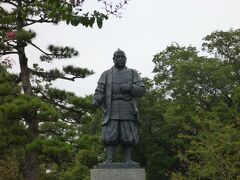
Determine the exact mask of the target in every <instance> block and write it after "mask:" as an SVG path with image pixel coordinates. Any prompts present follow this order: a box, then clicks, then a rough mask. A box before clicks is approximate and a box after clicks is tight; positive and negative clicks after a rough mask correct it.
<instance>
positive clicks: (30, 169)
mask: <svg viewBox="0 0 240 180" xmlns="http://www.w3.org/2000/svg"><path fill="white" fill-rule="evenodd" d="M0 2H1V6H0V58H3V56H4V55H11V54H16V55H17V56H18V61H19V64H20V71H21V72H20V74H19V77H18V78H16V79H14V81H13V82H14V83H15V86H16V84H20V86H19V87H21V88H22V91H18V92H14V95H11V92H12V90H14V89H15V88H12V89H11V88H10V86H9V88H10V89H11V91H10V89H9V93H10V94H9V93H8V95H4V94H1V99H3V101H4V104H3V105H2V106H1V109H0V112H1V118H2V121H3V122H5V123H6V124H5V125H6V127H7V126H9V128H10V127H11V128H14V126H15V125H16V128H17V130H16V131H15V130H14V129H13V130H12V132H11V133H13V134H14V133H16V132H17V131H18V130H19V131H20V132H21V133H20V132H19V133H20V134H17V136H16V137H13V138H12V139H11V138H10V140H9V143H8V144H7V145H6V146H12V147H15V148H16V144H18V143H19V146H21V148H19V149H18V150H19V151H20V150H21V151H20V152H19V153H20V154H21V156H20V157H21V158H20V157H19V158H20V159H19V167H18V168H19V171H20V172H23V178H24V179H29V180H30V179H37V178H38V177H39V174H40V173H39V172H43V170H47V169H51V171H52V172H54V171H60V170H62V169H64V168H66V167H67V165H66V164H65V162H71V161H72V158H73V157H72V156H73V152H74V151H75V150H76V149H74V145H76V138H77V137H78V136H79V134H80V132H79V129H78V127H79V126H80V125H81V123H82V122H83V120H84V119H86V118H88V116H89V111H91V103H90V99H91V98H90V97H86V98H81V97H77V96H75V94H74V93H71V92H66V91H64V90H59V89H56V88H52V87H51V82H52V81H54V80H56V79H65V80H71V81H74V80H75V79H76V78H85V77H87V76H89V75H91V74H93V71H91V70H88V69H86V68H79V67H77V68H76V67H74V66H72V65H68V66H66V67H64V68H63V69H62V71H60V70H58V69H52V70H49V71H45V70H44V69H43V68H41V67H40V65H39V64H37V63H35V64H34V65H33V67H29V65H28V55H27V54H26V51H25V49H26V47H27V46H32V47H34V48H36V49H38V50H39V51H41V52H42V53H43V54H42V56H41V57H40V60H41V61H45V62H49V63H51V62H52V61H53V60H54V59H68V58H71V57H73V56H77V55H78V51H76V50H75V49H74V48H71V47H68V46H65V47H61V46H54V45H50V46H49V47H48V51H44V50H42V49H41V48H40V47H39V46H37V45H36V44H34V37H35V36H36V33H35V32H33V31H32V30H29V27H31V25H34V24H41V23H51V24H58V23H59V22H66V24H69V25H73V26H78V25H82V26H86V27H93V25H94V24H95V23H96V24H97V25H98V27H99V28H101V27H102V24H103V20H106V19H108V16H109V15H110V14H111V15H116V16H119V14H118V13H119V9H121V8H122V7H123V6H124V5H125V4H127V1H123V2H119V3H118V4H117V5H116V6H113V4H112V3H108V2H106V1H102V0H101V1H99V2H100V3H103V5H104V7H105V9H106V13H101V12H98V11H94V12H93V13H92V14H90V13H83V11H82V5H83V4H84V1H83V0H76V1H75V0H73V1H72V0H69V1H68V0H47V1H45V0H10V1H9V0H2V1H0ZM27 29H28V30H27ZM1 86H2V87H4V88H8V86H7V85H6V84H1ZM9 95H11V97H12V96H14V98H10V99H11V101H9V98H8V97H9ZM11 123H13V124H11ZM19 128H20V129H19ZM9 133H10V132H9ZM78 133H79V134H78ZM77 134H78V135H77ZM9 136H10V134H9ZM4 137H8V136H4ZM17 138H20V140H19V141H18V139H17ZM6 142H7V141H6ZM1 148H3V149H5V150H6V147H5V146H1ZM15 150H16V149H15ZM15 150H14V151H12V152H11V153H15V155H16V152H15ZM18 150H17V151H18ZM9 153H10V151H7V154H9ZM51 163H53V164H51ZM49 166H51V167H49Z"/></svg>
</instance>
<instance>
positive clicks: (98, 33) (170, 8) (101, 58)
mask: <svg viewBox="0 0 240 180" xmlns="http://www.w3.org/2000/svg"><path fill="white" fill-rule="evenodd" d="M92 1H93V0H92ZM95 1H97V0H95ZM86 2H87V1H86ZM88 3H89V4H86V7H87V6H88V7H89V6H92V7H93V8H95V7H94V5H93V4H92V3H91V2H90V0H89V1H88ZM239 7H240V1H239V0H148V1H144V0H131V1H130V2H129V4H128V5H127V6H126V7H125V9H124V10H123V11H122V16H123V17H122V18H121V19H118V18H114V17H112V18H110V19H109V20H107V21H105V22H104V23H103V28H102V29H98V28H97V27H96V26H95V27H94V28H92V29H91V28H85V27H82V26H78V27H72V26H67V25H65V24H61V25H57V26H54V25H45V24H38V25H36V26H35V27H34V30H35V31H36V32H37V38H35V40H34V43H35V44H37V45H39V46H40V47H41V48H43V49H46V47H47V46H48V45H49V44H55V45H69V46H72V47H74V48H75V49H77V50H78V51H79V53H80V55H79V56H78V57H77V58H73V59H71V60H65V61H63V60H55V61H54V63H53V64H49V65H48V64H47V63H42V65H43V67H44V68H46V69H50V68H53V67H62V66H64V65H67V64H73V65H75V66H79V67H83V68H89V69H92V70H93V71H94V72H95V74H94V75H92V76H90V77H87V78H85V79H80V80H76V81H75V82H67V81H64V80H58V81H57V82H56V83H54V84H55V85H56V86H57V87H59V88H61V89H66V90H69V91H73V92H75V93H76V94H77V95H80V96H84V95H88V94H92V93H94V90H95V88H96V86H97V81H98V78H99V77H100V75H101V73H102V72H103V71H104V70H106V69H108V68H110V67H111V66H112V65H113V62H112V56H113V53H114V51H115V50H117V48H120V49H122V50H124V51H125V53H126V55H127V58H128V59H127V66H128V67H129V68H134V69H137V70H138V71H139V72H140V73H142V76H144V77H150V78H151V77H153V74H152V73H151V72H152V70H153V67H154V64H153V63H152V59H153V55H155V54H156V53H158V52H160V51H162V50H164V49H165V48H166V47H167V46H168V45H170V44H171V43H172V42H178V43H179V44H180V45H182V46H188V45H192V46H196V47H197V48H199V50H200V47H201V44H202V38H203V37H205V36H206V35H207V34H210V33H211V32H213V31H215V30H224V31H227V30H229V29H230V28H233V29H236V28H240V10H239ZM40 54H41V53H39V52H38V51H37V50H35V49H33V48H28V49H27V55H28V57H29V63H30V64H31V63H32V62H34V61H36V60H38V59H39V55H40ZM17 66H18V65H17V64H16V66H15V67H14V71H19V70H18V69H19V68H18V67H17Z"/></svg>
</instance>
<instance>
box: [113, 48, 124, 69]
mask: <svg viewBox="0 0 240 180" xmlns="http://www.w3.org/2000/svg"><path fill="white" fill-rule="evenodd" d="M126 61H127V57H126V55H125V53H124V52H123V51H116V52H115V53H114V56H113V62H114V64H115V66H116V67H117V68H123V67H125V64H126Z"/></svg>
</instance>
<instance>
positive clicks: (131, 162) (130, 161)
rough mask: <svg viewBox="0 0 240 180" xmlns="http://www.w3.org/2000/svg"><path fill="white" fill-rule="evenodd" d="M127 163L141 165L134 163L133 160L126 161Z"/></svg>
mask: <svg viewBox="0 0 240 180" xmlns="http://www.w3.org/2000/svg"><path fill="white" fill-rule="evenodd" d="M125 163H128V164H133V165H138V164H139V163H137V162H135V161H132V160H128V161H125Z"/></svg>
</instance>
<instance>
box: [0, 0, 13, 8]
mask: <svg viewBox="0 0 240 180" xmlns="http://www.w3.org/2000/svg"><path fill="white" fill-rule="evenodd" d="M0 2H1V1H0ZM2 2H3V3H7V4H11V5H13V6H15V7H17V4H15V3H13V2H11V1H10V0H3V1H2Z"/></svg>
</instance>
